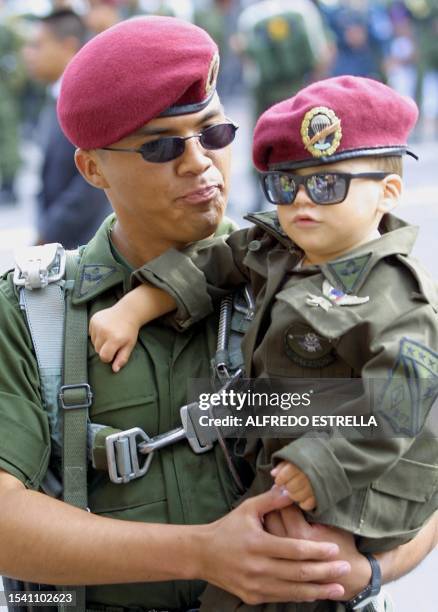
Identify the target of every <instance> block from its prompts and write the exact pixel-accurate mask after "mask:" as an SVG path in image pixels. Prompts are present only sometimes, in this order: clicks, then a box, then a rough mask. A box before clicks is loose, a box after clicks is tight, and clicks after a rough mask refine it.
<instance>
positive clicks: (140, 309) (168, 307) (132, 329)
mask: <svg viewBox="0 0 438 612" xmlns="http://www.w3.org/2000/svg"><path fill="white" fill-rule="evenodd" d="M175 306H176V303H175V300H174V299H173V297H172V296H170V295H169V294H168V293H166V292H165V291H162V290H161V289H157V288H156V287H152V286H151V285H147V284H143V285H140V286H139V287H137V288H136V289H134V290H133V291H130V292H129V293H127V294H126V295H125V296H123V297H122V299H121V300H120V301H119V302H117V304H115V305H114V306H112V307H111V308H105V309H103V310H100V311H99V312H96V314H94V315H93V316H92V317H91V320H90V330H89V331H90V336H91V341H92V343H93V346H94V348H95V350H96V353H98V354H99V357H100V359H101V360H102V361H104V362H105V363H110V362H111V361H112V362H113V365H112V369H113V371H114V372H118V371H119V370H120V368H122V367H123V366H124V365H125V364H126V363H127V362H128V359H129V356H130V354H131V352H132V349H133V348H134V346H135V343H136V342H137V336H138V332H139V331H140V328H141V327H143V325H145V324H146V323H149V322H150V321H152V320H153V319H156V318H157V317H160V316H161V315H164V314H166V313H168V312H171V311H172V310H174V309H175Z"/></svg>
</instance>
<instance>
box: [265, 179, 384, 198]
mask: <svg viewBox="0 0 438 612" xmlns="http://www.w3.org/2000/svg"><path fill="white" fill-rule="evenodd" d="M260 176H261V182H262V187H263V191H264V192H265V196H266V197H267V199H268V200H269V202H271V203H272V204H277V205H282V204H292V203H293V202H294V200H295V198H296V197H297V193H298V188H299V186H300V185H304V188H305V190H306V193H307V195H308V196H309V198H310V199H311V200H312V202H314V203H315V204H320V205H322V206H330V205H331V204H340V203H341V202H343V201H344V200H345V198H346V197H347V194H348V189H349V188H350V181H351V180H352V179H373V180H382V179H383V178H385V177H386V176H389V173H388V172H359V173H358V174H348V173H345V172H317V173H315V174H307V175H304V176H301V175H299V174H292V173H290V172H283V171H281V172H280V171H272V172H264V173H261V175H260Z"/></svg>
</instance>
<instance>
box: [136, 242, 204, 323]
mask: <svg viewBox="0 0 438 612" xmlns="http://www.w3.org/2000/svg"><path fill="white" fill-rule="evenodd" d="M144 281H146V282H148V283H151V285H154V286H155V287H158V288H159V289H163V290H164V291H166V292H167V293H169V294H170V295H171V296H172V297H173V298H174V299H175V301H176V304H177V310H176V312H175V313H174V314H173V315H172V322H173V324H174V325H175V326H176V327H177V328H178V329H181V330H184V329H187V328H188V327H190V326H191V325H193V323H196V322H197V321H200V320H201V319H203V318H204V317H206V316H207V315H209V314H210V313H211V312H213V304H212V301H211V298H210V296H209V295H208V292H207V283H206V280H205V276H204V274H203V272H201V270H199V269H198V268H197V267H196V266H195V265H194V264H193V263H192V261H191V259H190V258H189V257H187V256H186V255H184V254H183V253H181V252H180V251H177V250H176V249H170V250H168V251H166V252H165V253H163V255H160V257H157V258H156V259H153V260H152V261H149V262H148V263H146V264H144V265H143V266H142V267H141V268H138V270H136V271H135V272H134V273H133V275H132V285H133V286H134V287H135V286H137V285H138V284H140V283H142V282H144Z"/></svg>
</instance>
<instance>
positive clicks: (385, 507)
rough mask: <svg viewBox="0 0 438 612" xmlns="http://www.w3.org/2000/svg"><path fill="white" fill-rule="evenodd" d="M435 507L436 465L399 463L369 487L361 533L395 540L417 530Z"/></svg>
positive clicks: (437, 496)
mask: <svg viewBox="0 0 438 612" xmlns="http://www.w3.org/2000/svg"><path fill="white" fill-rule="evenodd" d="M437 507H438V465H433V464H428V463H420V462H417V461H412V460H410V459H400V460H399V461H398V462H397V464H396V465H395V466H394V467H393V468H392V469H391V470H390V471H389V472H387V473H386V474H384V475H383V476H381V477H380V478H378V479H377V480H376V481H375V482H373V483H372V484H371V486H370V488H369V491H368V495H367V499H366V504H365V506H364V509H363V514H362V520H361V524H362V525H363V530H362V529H361V531H362V533H364V534H365V535H370V536H371V537H390V536H398V535H399V534H403V533H406V532H409V531H413V530H415V529H418V528H420V527H421V526H422V525H423V524H424V523H425V521H426V520H427V519H428V518H429V517H430V516H431V515H432V514H433V513H434V512H435V510H436V509H437ZM366 532H367V533H366Z"/></svg>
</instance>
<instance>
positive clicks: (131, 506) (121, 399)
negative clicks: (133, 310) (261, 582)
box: [0, 217, 237, 610]
mask: <svg viewBox="0 0 438 612" xmlns="http://www.w3.org/2000/svg"><path fill="white" fill-rule="evenodd" d="M113 220H114V218H113V217H109V218H108V219H107V220H106V221H105V222H104V224H103V225H102V226H101V228H100V229H99V230H98V232H97V234H96V236H95V237H94V238H93V240H91V242H90V243H89V244H88V245H87V246H86V247H85V250H84V251H83V254H82V257H81V262H80V268H79V270H78V273H77V277H76V282H75V294H74V301H75V302H76V303H79V302H86V303H87V304H88V306H89V315H90V316H91V315H92V314H93V313H95V312H96V311H98V310H100V309H102V308H107V307H109V306H112V305H113V304H115V303H116V301H117V300H118V299H120V297H121V296H122V295H123V293H124V292H125V291H127V290H128V289H129V288H130V273H131V271H130V270H129V269H128V267H126V265H123V264H122V263H121V262H120V261H118V260H117V258H116V257H115V255H114V253H113V250H112V248H111V245H110V240H109V231H110V227H111V225H112V223H113ZM229 229H230V226H229V224H228V226H227V224H223V225H222V231H229ZM0 319H1V323H0V354H1V361H2V365H1V368H0V422H1V432H2V435H1V436H0V467H1V468H2V469H4V470H6V471H8V472H10V473H11V474H13V475H14V476H16V477H17V478H18V479H19V480H21V481H22V482H23V483H24V484H25V485H26V486H27V487H29V488H32V489H38V488H39V487H40V485H41V482H42V480H43V478H44V475H45V472H46V470H47V467H48V466H49V462H50V450H51V440H50V432H49V425H48V419H47V414H46V413H45V412H44V410H43V408H42V399H41V392H40V382H39V373H38V367H37V363H36V359H35V355H34V352H33V348H32V341H31V337H30V335H29V332H28V329H27V326H26V323H25V320H24V316H23V313H22V311H21V310H20V307H19V305H18V302H17V295H16V292H15V288H14V286H13V283H12V277H11V274H6V275H5V276H4V277H3V278H2V279H1V281H0ZM216 326H217V321H216V317H214V316H213V317H210V318H208V319H206V320H204V321H202V322H201V323H199V324H196V325H194V326H193V328H192V329H190V330H188V331H187V332H185V333H183V334H180V333H177V332H176V331H175V330H173V329H172V328H171V327H169V326H165V325H163V324H161V323H157V324H152V325H148V326H147V327H145V328H144V329H142V331H141V333H140V336H139V341H138V343H137V345H136V347H135V349H134V352H133V354H132V357H131V359H130V361H129V364H128V365H127V366H126V367H125V368H123V370H122V371H121V372H120V373H118V374H113V373H112V370H111V366H110V365H106V364H104V363H102V362H101V361H100V359H99V357H98V355H97V354H96V353H95V351H94V349H93V347H92V345H91V343H90V344H89V351H88V371H89V383H90V385H91V387H92V390H93V393H94V402H93V405H92V407H91V409H90V418H91V421H92V422H97V423H100V424H104V425H109V426H111V427H114V428H118V429H129V428H132V427H141V428H142V429H144V431H145V432H146V433H148V434H149V435H150V436H154V435H157V434H158V433H162V432H166V431H168V430H170V429H172V428H174V427H177V426H180V425H181V421H180V419H179V408H180V407H181V406H182V405H184V404H185V403H186V395H187V380H188V379H189V378H191V377H206V376H209V359H210V356H211V355H212V354H213V353H214V349H215V341H216V331H217V330H216ZM88 482H89V507H90V509H91V512H93V513H95V514H99V515H102V516H108V517H111V518H116V519H122V520H129V521H141V522H150V523H155V522H157V523H174V524H197V523H207V522H210V521H213V520H215V519H217V518H218V517H220V516H222V515H224V514H225V513H226V512H227V511H228V510H229V509H230V508H231V506H232V503H233V501H234V500H235V499H236V497H237V490H236V487H235V486H234V484H233V482H232V480H231V478H230V476H229V473H228V468H227V467H226V464H225V460H224V458H223V456H222V451H221V450H220V449H219V446H218V445H216V446H215V448H214V450H213V451H211V452H209V453H205V454H202V455H196V454H195V453H194V452H192V450H191V448H190V447H189V445H188V444H187V443H185V442H180V443H178V444H175V445H173V446H170V447H168V448H166V449H163V450H161V451H159V452H157V453H156V456H155V457H154V458H153V460H152V463H151V467H150V470H149V472H148V473H147V474H146V475H145V476H144V477H142V478H139V479H138V480H134V481H132V482H130V483H128V484H123V485H116V484H113V483H111V482H110V480H109V477H108V474H107V473H106V472H98V471H95V470H90V472H89V476H88ZM90 546H92V542H91V543H90ZM119 554H120V556H121V557H122V556H124V555H129V551H128V550H120V551H119ZM144 554H145V558H146V557H147V555H148V551H147V549H146V550H145V552H144ZM203 588H204V584H203V583H202V582H191V583H189V582H184V581H178V582H160V583H145V584H124V585H105V586H91V587H88V588H87V602H88V604H89V605H91V607H92V604H93V603H98V604H105V605H110V606H141V607H144V608H146V609H152V608H156V609H166V610H172V609H177V608H179V607H189V606H194V604H195V602H196V600H197V597H198V596H199V594H200V593H201V592H202V590H203Z"/></svg>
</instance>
